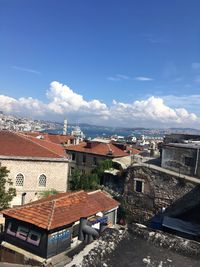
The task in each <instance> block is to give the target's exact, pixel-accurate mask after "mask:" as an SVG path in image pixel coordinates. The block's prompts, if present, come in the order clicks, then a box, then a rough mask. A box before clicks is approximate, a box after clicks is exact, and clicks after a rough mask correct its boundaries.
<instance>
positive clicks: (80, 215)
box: [2, 190, 119, 259]
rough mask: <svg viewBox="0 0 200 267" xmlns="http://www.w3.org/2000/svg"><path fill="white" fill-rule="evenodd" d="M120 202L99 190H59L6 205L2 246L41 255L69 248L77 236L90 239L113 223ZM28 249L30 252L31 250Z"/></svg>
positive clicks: (54, 253) (45, 257)
mask: <svg viewBox="0 0 200 267" xmlns="http://www.w3.org/2000/svg"><path fill="white" fill-rule="evenodd" d="M118 206H119V203H118V202H117V201H115V200H114V199H112V198H111V197H110V195H108V194H107V193H105V192H102V191H100V190H98V191H94V192H89V193H86V192H84V191H79V192H74V193H62V194H57V195H55V196H51V197H48V198H45V199H41V200H38V201H35V202H32V203H30V204H27V205H24V206H20V207H16V208H12V209H7V210H4V211H3V212H2V213H3V215H4V217H5V242H3V244H2V245H3V246H4V247H6V248H8V249H12V250H14V251H17V252H18V251H19V249H18V248H21V249H22V250H21V252H22V253H23V254H24V255H26V256H27V253H26V252H27V251H28V252H29V254H28V255H29V257H30V256H32V255H37V256H39V257H41V258H43V259H47V258H50V257H52V256H55V255H57V254H59V253H61V252H63V251H67V250H68V249H70V248H71V246H72V245H73V243H78V241H77V240H80V241H85V242H86V243H90V242H91V241H92V240H93V239H94V238H97V237H98V236H99V234H100V233H101V232H102V231H103V230H104V229H105V228H106V227H108V226H113V225H114V224H115V223H116V218H117V209H118ZM30 253H31V254H30Z"/></svg>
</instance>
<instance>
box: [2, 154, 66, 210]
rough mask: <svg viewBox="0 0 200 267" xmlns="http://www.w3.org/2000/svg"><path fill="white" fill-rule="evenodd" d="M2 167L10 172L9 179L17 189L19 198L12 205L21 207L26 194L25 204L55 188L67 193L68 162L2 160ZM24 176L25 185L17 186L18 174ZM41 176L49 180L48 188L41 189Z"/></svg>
mask: <svg viewBox="0 0 200 267" xmlns="http://www.w3.org/2000/svg"><path fill="white" fill-rule="evenodd" d="M0 164H1V165H2V166H5V167H7V169H8V170H9V171H10V172H9V174H8V178H10V179H11V181H12V182H13V187H15V188H16V192H17V196H16V197H15V198H14V199H13V201H12V203H11V205H21V200H22V194H23V193H26V196H25V203H28V202H30V201H33V200H37V198H38V196H39V194H40V192H41V191H44V190H46V189H51V188H54V189H56V190H57V191H60V192H66V191H67V181H68V162H62V161H60V162H59V161H57V162H56V161H36V160H32V161H31V160H5V159H4V160H3V159H2V160H0ZM19 173H21V174H23V176H24V185H23V186H20V187H19V186H17V187H16V186H15V179H16V176H17V174H19ZM41 174H44V175H45V176H46V178H47V183H46V187H39V184H38V179H39V176H40V175H41Z"/></svg>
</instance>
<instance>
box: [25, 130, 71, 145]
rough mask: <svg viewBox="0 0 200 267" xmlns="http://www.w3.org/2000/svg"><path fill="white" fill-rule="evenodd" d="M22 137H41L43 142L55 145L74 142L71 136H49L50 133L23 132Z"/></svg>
mask: <svg viewBox="0 0 200 267" xmlns="http://www.w3.org/2000/svg"><path fill="white" fill-rule="evenodd" d="M23 134H24V135H28V136H32V137H35V138H37V137H42V139H43V140H45V141H48V142H52V143H55V144H64V143H66V142H68V141H71V140H74V136H72V135H62V134H50V133H40V132H26V133H25V132H23Z"/></svg>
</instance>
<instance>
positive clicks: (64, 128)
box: [63, 119, 67, 135]
mask: <svg viewBox="0 0 200 267" xmlns="http://www.w3.org/2000/svg"><path fill="white" fill-rule="evenodd" d="M63 135H67V119H65V120H64V125H63Z"/></svg>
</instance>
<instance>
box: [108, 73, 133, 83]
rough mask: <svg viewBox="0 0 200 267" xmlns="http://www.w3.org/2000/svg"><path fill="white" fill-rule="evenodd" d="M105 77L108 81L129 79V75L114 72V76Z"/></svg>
mask: <svg viewBox="0 0 200 267" xmlns="http://www.w3.org/2000/svg"><path fill="white" fill-rule="evenodd" d="M107 79H108V80H110V81H114V82H116V81H122V80H129V79H130V77H129V76H127V75H124V74H116V75H114V76H110V77H108V78H107Z"/></svg>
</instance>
